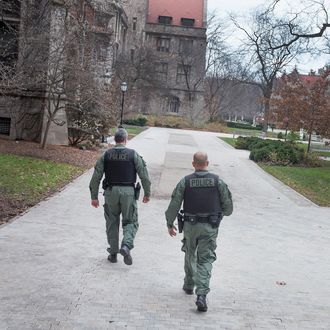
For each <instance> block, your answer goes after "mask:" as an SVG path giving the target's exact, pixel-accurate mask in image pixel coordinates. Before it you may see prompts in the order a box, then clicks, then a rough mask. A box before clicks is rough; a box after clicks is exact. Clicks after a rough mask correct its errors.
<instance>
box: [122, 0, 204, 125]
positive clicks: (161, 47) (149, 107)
mask: <svg viewBox="0 0 330 330" xmlns="http://www.w3.org/2000/svg"><path fill="white" fill-rule="evenodd" d="M125 8H126V7H125ZM128 8H129V9H128ZM126 11H127V13H128V19H129V30H128V38H127V40H128V41H129V44H128V45H129V46H128V48H127V52H130V54H131V59H132V60H133V58H134V53H136V52H137V49H139V48H141V47H144V48H147V49H148V51H149V52H150V54H151V56H150V70H151V74H152V75H153V76H154V83H153V84H152V86H150V87H149V88H144V89H143V90H140V92H141V94H142V95H140V96H139V97H138V98H137V102H136V103H135V104H134V109H135V112H142V113H148V114H170V115H179V116H185V117H187V118H189V119H190V120H191V121H193V122H194V121H197V120H200V119H201V113H202V110H203V108H204V91H203V80H204V75H205V52H206V1H204V0H198V1H192V0H189V4H188V5H187V1H183V0H180V1H172V0H171V1H163V0H162V1H153V0H149V1H146V0H138V1H130V2H129V4H128V6H127V9H126ZM129 47H130V48H129ZM152 66H153V68H151V67H152Z"/></svg>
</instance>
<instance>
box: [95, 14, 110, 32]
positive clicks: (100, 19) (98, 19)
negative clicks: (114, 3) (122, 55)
mask: <svg viewBox="0 0 330 330" xmlns="http://www.w3.org/2000/svg"><path fill="white" fill-rule="evenodd" d="M109 19H110V18H109V15H107V14H104V13H100V12H96V13H95V15H94V26H95V27H96V28H100V29H102V30H106V29H107V28H108V24H109Z"/></svg>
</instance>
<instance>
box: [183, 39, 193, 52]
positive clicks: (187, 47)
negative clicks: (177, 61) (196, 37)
mask: <svg viewBox="0 0 330 330" xmlns="http://www.w3.org/2000/svg"><path fill="white" fill-rule="evenodd" d="M193 44H194V41H193V40H192V39H180V44H179V53H180V54H191V53H192V50H193Z"/></svg>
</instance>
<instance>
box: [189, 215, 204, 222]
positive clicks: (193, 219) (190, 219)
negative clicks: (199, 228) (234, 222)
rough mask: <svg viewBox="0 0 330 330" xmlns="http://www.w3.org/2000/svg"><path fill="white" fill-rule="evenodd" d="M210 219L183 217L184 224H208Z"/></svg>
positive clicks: (191, 216)
mask: <svg viewBox="0 0 330 330" xmlns="http://www.w3.org/2000/svg"><path fill="white" fill-rule="evenodd" d="M209 219H210V217H209V216H207V217H199V216H197V215H185V216H184V221H185V222H190V223H196V222H200V223H208V222H209Z"/></svg>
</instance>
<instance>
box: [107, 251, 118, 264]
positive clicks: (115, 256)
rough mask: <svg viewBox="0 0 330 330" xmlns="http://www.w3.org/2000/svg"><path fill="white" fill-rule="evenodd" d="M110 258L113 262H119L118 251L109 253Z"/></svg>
mask: <svg viewBox="0 0 330 330" xmlns="http://www.w3.org/2000/svg"><path fill="white" fill-rule="evenodd" d="M108 260H109V261H110V262H112V263H113V264H114V263H116V262H117V253H114V254H109V255H108Z"/></svg>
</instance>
